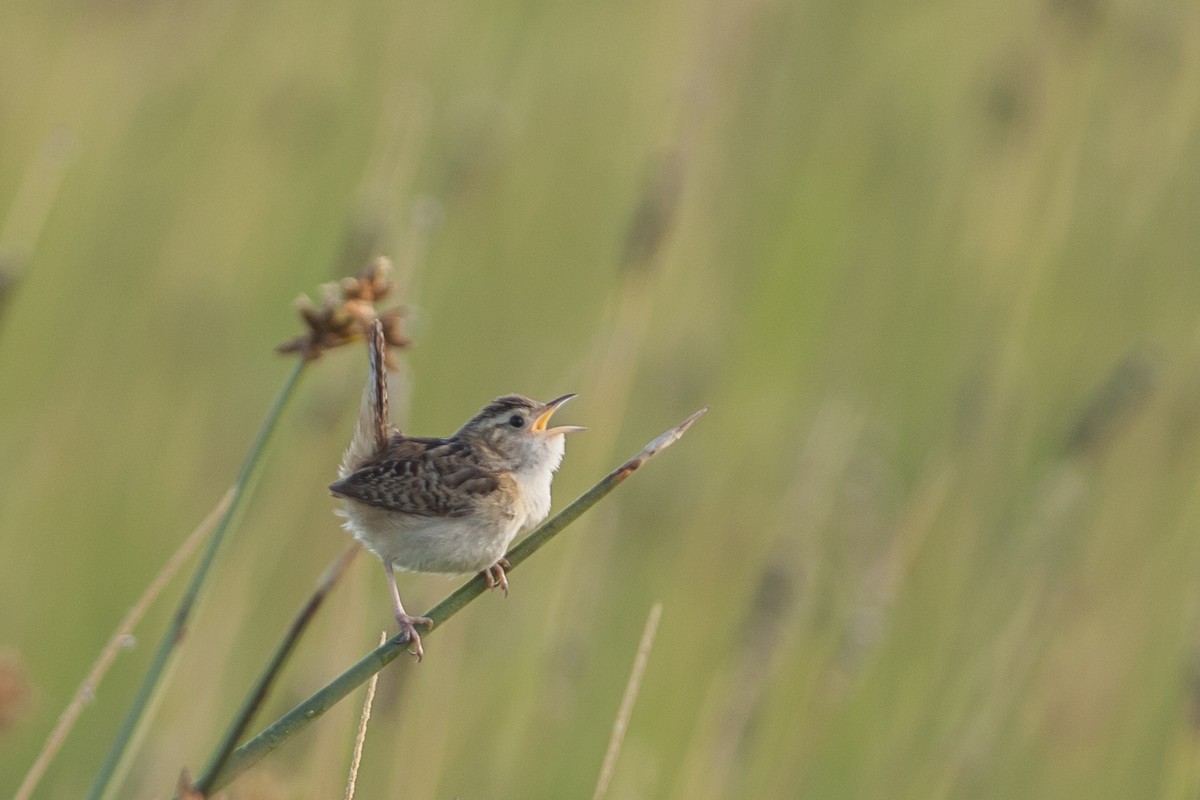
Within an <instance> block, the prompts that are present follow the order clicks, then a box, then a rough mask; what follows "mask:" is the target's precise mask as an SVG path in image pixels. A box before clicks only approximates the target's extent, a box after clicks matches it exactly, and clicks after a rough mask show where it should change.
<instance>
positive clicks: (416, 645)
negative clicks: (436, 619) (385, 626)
mask: <svg viewBox="0 0 1200 800" xmlns="http://www.w3.org/2000/svg"><path fill="white" fill-rule="evenodd" d="M396 622H397V623H398V624H399V625H400V633H403V634H404V639H405V641H407V642H408V643H409V644H411V645H412V646H413V649H411V650H409V651H408V652H409V653H411V654H413V655H414V656H416V657H417V662H418V663H420V661H421V659H422V658H424V657H425V649H424V648H423V647H421V634H419V633H417V626H418V625H424V626H425V627H426V628H427V629H432V628H433V620H431V619H430V618H429V617H410V616H409V615H408V614H397V615H396Z"/></svg>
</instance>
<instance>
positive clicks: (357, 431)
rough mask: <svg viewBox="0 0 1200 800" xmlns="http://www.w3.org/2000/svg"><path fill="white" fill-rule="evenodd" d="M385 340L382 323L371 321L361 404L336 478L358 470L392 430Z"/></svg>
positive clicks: (387, 437)
mask: <svg viewBox="0 0 1200 800" xmlns="http://www.w3.org/2000/svg"><path fill="white" fill-rule="evenodd" d="M385 346H386V342H385V340H384V337H383V323H381V322H380V321H379V320H375V323H374V325H372V326H371V335H370V337H369V338H368V341H367V353H368V357H369V362H370V370H369V371H368V373H367V385H366V387H365V388H364V389H363V396H362V403H361V404H360V405H359V408H358V422H357V423H356V424H355V426H354V436H353V437H352V438H351V439H350V446H349V447H347V448H346V452H345V454H344V455H343V456H342V463H341V466H340V467H338V477H339V478H345V477H347V476H348V475H350V474H351V473H352V472H354V471H355V470H356V469H358V468H359V467H360V466H362V464H363V463H364V462H366V461H367V460H368V459H370V458H371V457H372V456H374V455H375V454H376V453H378V452H379V451H381V450H383V448H384V447H386V446H387V442H388V439H389V438H390V437H391V434H392V433H393V432H394V431H395V430H396V429H395V428H394V426H392V425H391V423H389V422H388V413H389V412H388V375H387V367H386V365H385V363H384V351H383V348H384V347H385Z"/></svg>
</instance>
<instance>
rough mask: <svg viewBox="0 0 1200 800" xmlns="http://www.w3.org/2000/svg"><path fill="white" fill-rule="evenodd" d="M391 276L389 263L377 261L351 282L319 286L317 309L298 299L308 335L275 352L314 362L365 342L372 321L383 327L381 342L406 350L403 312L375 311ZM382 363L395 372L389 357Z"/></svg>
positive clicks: (298, 310) (303, 298)
mask: <svg viewBox="0 0 1200 800" xmlns="http://www.w3.org/2000/svg"><path fill="white" fill-rule="evenodd" d="M391 272H392V262H390V261H388V260H387V259H386V258H383V257H380V258H377V259H375V261H373V262H372V263H371V266H369V267H368V268H367V269H366V270H364V271H363V272H362V273H360V274H359V275H357V276H355V277H353V278H343V279H342V280H341V281H338V282H337V283H327V284H324V285H322V286H321V303H320V305H317V304H315V303H314V302H313V301H312V300H310V299H309V298H308V296H306V295H300V297H298V298H297V299H296V310H297V312H299V314H300V319H301V321H303V322H304V325H305V326H306V327H307V328H308V331H307V332H306V333H304V334H303V335H301V336H297V337H295V338H293V339H289V340H288V341H286V342H284V343H283V344H281V345H279V347H277V348H276V349H277V350H278V351H279V352H281V353H300V355H301V357H303V358H305V359H307V360H309V361H314V360H316V359H317V358H320V357H321V354H322V353H323V352H325V351H326V350H329V349H331V348H334V347H341V346H342V345H344V344H349V343H351V342H357V341H361V340H362V339H364V338H366V335H367V332H368V331H370V330H371V326H372V325H373V324H374V322H375V320H376V319H379V321H380V322H382V323H383V330H384V339H385V340H386V342H387V344H388V345H389V346H390V347H394V348H405V347H408V346H409V345H410V344H411V342H410V341H409V339H408V338H407V337H406V336H405V335H404V334H403V332H402V331H401V329H400V320H401V317H402V316H403V309H402V308H399V307H397V308H393V309H390V310H388V311H385V312H383V313H380V312H379V311H377V310H376V308H375V303H376V301H378V300H379V299H381V298H383V297H385V296H386V295H388V294H389V293H390V292H391V291H392V288H393V285H392V282H391ZM386 360H387V366H388V368H389V369H395V367H396V364H395V362H394V361H393V360H392V357H391V354H390V353H387V356H386Z"/></svg>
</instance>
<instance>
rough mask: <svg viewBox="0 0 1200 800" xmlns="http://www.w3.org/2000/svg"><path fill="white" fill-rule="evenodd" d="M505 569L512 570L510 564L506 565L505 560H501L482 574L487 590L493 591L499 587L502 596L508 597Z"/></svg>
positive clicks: (506, 560) (506, 561)
mask: <svg viewBox="0 0 1200 800" xmlns="http://www.w3.org/2000/svg"><path fill="white" fill-rule="evenodd" d="M506 569H512V564H509V563H508V559H507V558H502V559H500V560H499V561H497V562H496V563H495V564H492V565H491V566H490V567H488V568H487V569H485V570H484V571H483V573H482V574H483V580H484V583H486V584H487V588H489V589H495V588H496V587H497V586H499V587H500V590H501V591H502V592H504V596H505V597H508V576H507V575H505V574H504V571H505V570H506Z"/></svg>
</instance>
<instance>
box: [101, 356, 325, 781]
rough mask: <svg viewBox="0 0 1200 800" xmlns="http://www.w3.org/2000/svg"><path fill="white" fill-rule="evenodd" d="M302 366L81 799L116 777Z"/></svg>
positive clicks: (262, 432) (261, 434) (300, 362)
mask: <svg viewBox="0 0 1200 800" xmlns="http://www.w3.org/2000/svg"><path fill="white" fill-rule="evenodd" d="M307 364H308V362H307V361H305V360H304V359H297V361H296V366H295V367H294V368H293V369H292V373H291V374H290V375H289V376H288V377H287V380H285V381H284V384H283V388H282V389H280V390H279V394H278V395H277V396H276V397H275V402H274V404H273V405H272V406H271V410H270V411H268V412H267V417H266V419H265V420H264V421H263V424H262V427H261V428H260V429H259V431H258V436H257V437H255V439H254V443H253V444H252V445H251V446H250V452H249V454H248V455H247V456H246V460H245V462H243V463H242V468H241V470H240V471H239V472H238V476H237V479H236V480H235V481H234V484H233V489H232V493H233V496H232V497H231V498H230V501H229V507H228V508H227V509H226V511H225V514H224V515H223V516H222V517H221V521H220V522H219V523H217V528H216V530H215V531H214V532H213V535H212V538H211V539H209V540H208V547H207V549H205V551H204V555H203V556H201V558H200V563H199V564H198V565H197V566H196V572H195V573H194V574H193V575H192V580H191V582H190V583H189V584H188V587H187V590H186V591H185V592H184V594H183V597H182V598H181V599H180V601H179V606H178V608H176V609H175V615H174V616H173V617H172V618H171V624H170V625H169V626H168V628H167V632H166V634H165V635H164V636H163V638H162V641H161V642H160V643H159V645H158V650H156V651H155V653H154V660H153V661H151V662H150V667H149V669H148V670H147V671H146V675H145V677H144V678H142V684H141V686H140V687H138V691H137V694H136V695H134V698H133V703H132V704H131V705H130V707H129V711H128V712H127V713H126V714H125V719H124V720H123V721H122V722H121V727H120V728H119V729H118V730H117V735H116V737H115V738H114V739H113V743H112V746H111V747H110V748H109V751H108V755H107V756H105V758H104V763H102V764H101V765H100V770H99V771H98V772H97V773H96V777H95V779H94V780H93V781H92V786H91V788H90V789H89V790H88V793H87V800H100V798H102V797H104V795H105V792H106V791H107V790H108V787H109V784H110V783H111V782H112V779H113V776H114V775H115V774H116V772H117V768H118V767H119V766H120V765H121V762H122V761H123V760H124V758H125V754H126V752H127V751H128V749H129V744H130V742H132V741H133V738H134V734H135V733H136V732H137V729H138V727H139V726H140V725H141V723H142V720H143V718H144V717H145V714H146V709H147V708H148V707H149V705H150V701H151V700H152V699H153V698H154V696H155V695H156V694H157V692H158V688H159V684H160V683H161V681H162V678H163V675H164V674H165V673H166V670H167V664H168V662H169V661H170V660H171V656H172V655H174V653H175V651H176V649H177V648H178V647H179V643H180V642H182V641H183V638H184V636H186V635H187V624H188V620H189V618H190V617H191V613H192V609H193V607H194V606H195V604H196V601H197V599H198V598H199V596H200V590H201V589H202V588H203V587H204V583H205V580H206V579H207V578H208V573H209V571H210V570H211V569H212V565H213V562H214V561H216V556H217V550H219V549H220V547H221V543H222V542H223V541H224V540H225V534H226V533H227V532H228V531H229V527H230V522H231V521H232V520H233V516H234V514H235V513H236V512H237V510H238V507H239V506H240V505H241V501H242V499H243V498H244V497H245V493H246V487H247V485H248V484H249V482H250V477H251V476H252V475H253V474H254V470H255V468H256V467H257V466H258V463H259V461H261V460H262V455H263V451H264V450H265V449H266V444H267V441H268V440H269V439H270V438H271V434H272V433H273V432H274V431H275V427H276V424H277V423H278V422H279V418H280V416H282V413H283V409H284V406H286V405H287V402H288V400H289V399H291V397H292V394H293V393H294V392H295V389H296V386H297V384H298V383H299V382H300V376H301V375H303V374H304V367H305V366H306V365H307Z"/></svg>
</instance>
